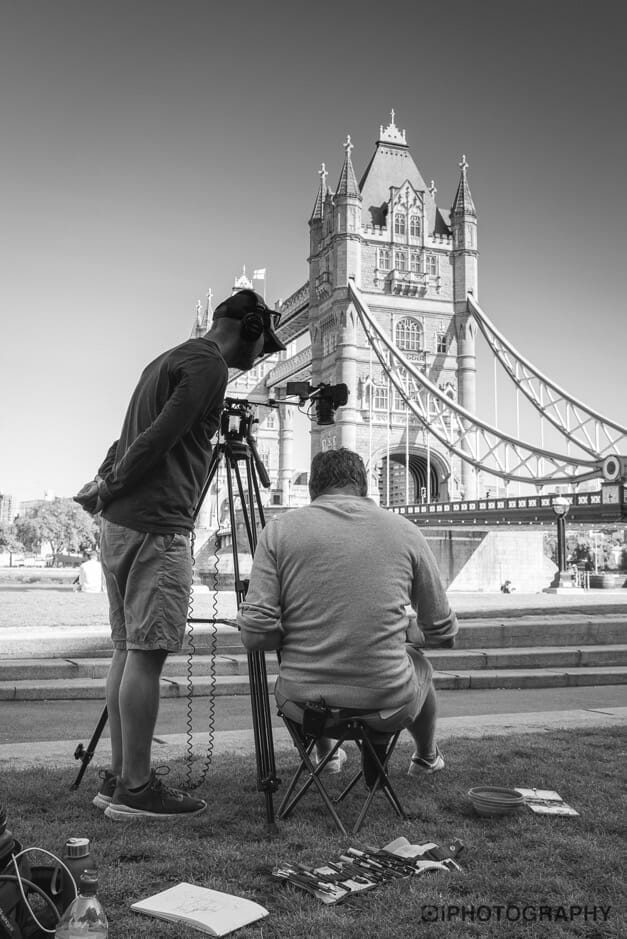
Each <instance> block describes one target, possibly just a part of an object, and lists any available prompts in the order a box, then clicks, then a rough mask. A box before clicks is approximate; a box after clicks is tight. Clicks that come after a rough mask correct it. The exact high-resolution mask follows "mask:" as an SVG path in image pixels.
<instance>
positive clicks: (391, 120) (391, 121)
mask: <svg viewBox="0 0 627 939" xmlns="http://www.w3.org/2000/svg"><path fill="white" fill-rule="evenodd" d="M394 117H395V114H394V108H392V110H391V111H390V124H394Z"/></svg>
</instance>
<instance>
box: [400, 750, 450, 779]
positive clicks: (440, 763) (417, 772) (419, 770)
mask: <svg viewBox="0 0 627 939" xmlns="http://www.w3.org/2000/svg"><path fill="white" fill-rule="evenodd" d="M445 766H446V763H445V762H444V758H443V757H442V756H441V755H440V754H438V756H437V759H436V760H435V761H434V762H433V764H432V765H431V766H429V767H427V766H421V765H420V763H414V761H413V760H412V762H411V763H410V764H409V769H408V770H407V775H408V776H433V775H434V774H435V773H439V772H440V770H443V769H444V767H445Z"/></svg>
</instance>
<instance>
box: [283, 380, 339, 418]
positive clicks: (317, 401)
mask: <svg viewBox="0 0 627 939" xmlns="http://www.w3.org/2000/svg"><path fill="white" fill-rule="evenodd" d="M285 393H286V394H287V395H295V396H296V397H297V398H299V403H300V404H304V403H305V401H311V402H312V403H313V405H314V407H315V410H316V424H319V425H324V424H334V423H335V417H334V414H335V412H336V411H337V409H338V408H340V407H342V406H343V405H345V404H346V402H347V401H348V387H347V386H346V385H344V384H341V385H327V384H326V383H325V382H323V381H322V382H320V384H319V385H310V384H309V382H306V381H288V382H287V385H286V387H285Z"/></svg>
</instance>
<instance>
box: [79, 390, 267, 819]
mask: <svg viewBox="0 0 627 939" xmlns="http://www.w3.org/2000/svg"><path fill="white" fill-rule="evenodd" d="M252 424H253V413H252V410H251V406H250V405H249V404H248V402H246V401H240V400H238V399H236V398H227V399H226V400H225V407H224V410H223V412H222V417H221V419H220V439H219V442H218V443H217V444H216V446H215V447H214V450H213V453H212V455H211V461H210V464H209V471H208V474H207V479H206V481H205V484H204V486H203V489H202V492H201V494H200V498H199V500H198V504H197V506H196V509H195V511H194V519H196V517H197V515H198V511H199V509H200V506H201V505H202V503H203V501H204V499H205V497H206V495H207V493H208V492H209V489H210V487H211V484H212V483H213V481H214V479H215V478H216V475H217V473H218V471H219V469H220V466H221V465H222V464H223V463H225V464H226V481H227V493H228V505H229V519H230V524H231V542H232V544H231V547H232V553H233V573H234V579H235V596H236V602H237V608H238V609H239V608H240V606H241V604H242V602H243V600H244V597H245V596H246V589H247V587H248V583H247V581H245V580H242V579H241V577H240V564H239V551H238V544H237V525H236V516H235V488H234V480H235V483H236V485H237V494H238V495H239V499H240V503H241V508H242V515H243V519H244V524H245V527H246V534H247V537H248V545H249V550H250V553H251V555H253V554H254V551H255V548H256V546H257V535H258V530H259V528H263V527H264V525H265V518H264V513H263V506H262V503H261V490H260V488H259V481H260V480H261V483H262V485H263V486H264V487H265V488H268V487H269V486H270V479H269V477H268V474H267V472H266V468H265V467H264V465H263V462H262V461H261V459H260V457H259V453H258V451H257V446H256V443H255V440H254V438H253V437H252V434H251V427H252ZM242 464H243V466H244V470H245V479H246V488H244V476H243V475H242V470H241V465H242ZM193 622H196V623H202V622H209V621H208V620H203V619H197V618H194V619H193ZM212 622H213V621H212ZM248 673H249V682H250V700H251V709H252V720H253V732H254V738H255V755H256V760H257V788H258V789H259V790H260V791H262V792H263V793H264V795H265V803H266V819H267V825H268V829H269V830H270V831H272V832H274V831H276V823H275V820H274V805H273V801H272V793H273V792H276V790H277V789H278V786H279V783H280V780H279V779H277V776H276V767H275V760H274V743H273V738H272V721H271V717H270V701H269V694H268V678H267V671H266V660H265V655H264V653H263V652H249V653H248ZM106 722H107V708H106V707H105V708H104V710H103V712H102V714H101V715H100V718H99V720H98V723H97V725H96V728H95V730H94V733H93V735H92V738H91V740H90V742H89V744H88V745H87V748H85V747H84V746H83V744H82V743H79V744H78V746H77V747H76V750H75V752H74V758H75V759H77V760H81V767H80V769H79V772H78V775H77V777H76V779H75V781H74V782H73V783H72V785H71V786H70V789H72V790H75V789H78V786H79V785H80V782H81V780H82V778H83V776H84V774H85V771H86V769H87V767H88V765H89V763H90V762H91V760H92V757H93V755H94V752H95V749H96V745H97V743H98V740H99V739H100V735H101V734H102V731H103V730H104V727H105V724H106Z"/></svg>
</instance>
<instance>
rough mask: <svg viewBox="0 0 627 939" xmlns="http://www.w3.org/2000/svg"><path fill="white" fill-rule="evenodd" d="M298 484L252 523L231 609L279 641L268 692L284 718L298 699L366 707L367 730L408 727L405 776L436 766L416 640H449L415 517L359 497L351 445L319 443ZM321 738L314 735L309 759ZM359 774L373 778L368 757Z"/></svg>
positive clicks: (333, 766) (335, 764)
mask: <svg viewBox="0 0 627 939" xmlns="http://www.w3.org/2000/svg"><path fill="white" fill-rule="evenodd" d="M309 491H310V495H311V500H312V501H311V504H310V505H308V506H305V507H304V508H300V509H293V510H292V511H290V512H286V513H285V514H284V515H281V516H280V517H278V518H276V519H272V520H270V521H269V522H268V524H267V525H266V527H265V528H264V529H263V531H262V532H261V536H260V538H259V542H258V544H257V548H256V551H255V556H254V559H253V565H252V570H251V576H250V586H249V588H248V592H247V594H246V599H245V601H244V603H243V604H242V606H241V607H240V610H239V613H238V624H239V626H240V628H241V631H242V641H243V643H244V646H245V647H246V648H247V649H248V650H255V649H258V650H269V649H280V651H281V663H280V668H279V677H278V679H277V683H276V688H275V696H276V700H277V704H278V705H279V708H280V709H281V710H282V711H283V712H284V713H285V715H286V717H288V718H290V717H291V718H293V719H297V718H298V717H299V711H298V709H297V710H296V711H295V710H294V704H296V705H297V706H300V707H301V708H302V706H304V704H306V703H309V702H315V703H319V702H322V703H323V704H325V705H327V706H328V707H333V708H335V707H339V708H359V709H364V710H368V711H372V712H375V713H376V715H377V716H376V717H375V718H374V719H372V720H371V719H369V721H368V723H369V725H370V726H371V727H372V729H373V730H375V731H377V732H384V733H385V732H388V731H389V732H390V733H394V732H395V731H396V730H398V729H400V728H407V729H408V730H409V732H410V734H411V735H412V737H413V738H414V742H415V747H416V750H415V753H414V755H413V757H412V759H411V762H410V765H409V770H408V772H409V775H411V776H420V775H422V774H432V773H436V772H438V771H439V770H441V769H443V767H444V759H443V757H442V755H441V753H440V751H439V749H438V746H437V744H436V740H435V727H436V697H435V691H434V688H433V682H432V672H433V670H432V667H431V664H430V663H429V661H428V660H427V659H426V658H425V657H424V655H423V654H422V653H421V652H420V651H419V649H418V648H417V646H419V645H424V644H425V639H426V640H427V641H428V642H429V643H430V644H433V645H448V646H450V645H452V644H453V637H454V636H455V634H456V633H457V629H458V626H457V619H456V617H455V614H454V613H453V612H452V611H451V608H450V606H449V603H448V599H447V596H446V593H445V592H444V588H443V586H442V582H441V579H440V574H439V571H438V568H437V564H436V561H435V558H434V556H433V554H432V552H431V550H430V548H429V546H428V545H427V542H426V541H425V539H424V537H423V535H422V534H421V533H420V531H419V530H418V528H417V527H416V526H415V525H413V524H412V523H411V522H409V521H408V520H407V519H405V518H403V517H402V516H400V515H395V514H393V513H392V512H389V511H387V510H386V509H381V508H379V507H378V506H377V505H376V504H375V503H374V502H373V501H372V500H371V499H369V498H367V492H368V482H367V476H366V470H365V467H364V464H363V461H362V459H361V457H360V456H358V455H357V454H356V453H353V452H352V451H351V450H346V449H343V448H342V449H340V450H327V451H326V452H323V453H318V454H317V455H316V456H315V457H314V458H313V461H312V464H311V476H310V482H309ZM408 607H410V608H413V610H414V611H415V616H414V615H410V616H408V615H407V608H408ZM418 627H419V628H418ZM408 633H409V635H408ZM407 640H409V642H410V643H414V644H415V645H412V644H407ZM292 702H293V703H292ZM330 749H331V742H330V741H328V740H325V739H324V738H323V739H322V740H321V741H320V742H319V744H318V750H317V760H318V761H321V760H322V759H323V758H324V756H325V755H326V754H328V752H329V751H330ZM345 758H346V754H345V753H344V752H343V751H342V750H339V751H338V753H337V754H336V755H335V757H334V758H333V759H332V760H330V761H329V762H328V763H327V765H326V767H325V769H326V770H327V771H330V772H339V771H340V769H341V767H342V763H343V762H344V760H345ZM371 769H372V768H370V770H371ZM364 775H365V777H366V782H367V783H370V784H372V783H373V782H374V779H376V773H375V776H374V778H373V777H372V773H371V772H369V768H368V766H367V765H365V766H364Z"/></svg>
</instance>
